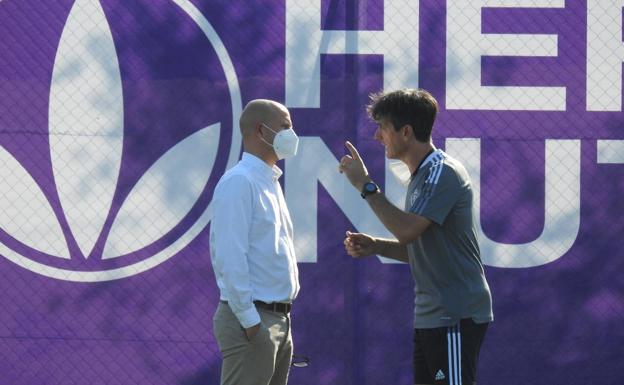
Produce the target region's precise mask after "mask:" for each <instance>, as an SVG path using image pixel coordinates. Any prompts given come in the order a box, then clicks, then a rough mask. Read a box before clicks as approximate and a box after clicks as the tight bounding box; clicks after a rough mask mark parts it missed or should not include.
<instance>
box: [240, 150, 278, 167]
mask: <svg viewBox="0 0 624 385" xmlns="http://www.w3.org/2000/svg"><path fill="white" fill-rule="evenodd" d="M245 152H247V153H249V154H251V155H254V156H255V157H257V158H260V159H261V160H262V161H263V162H264V163H266V164H267V165H268V166H269V167H273V166H275V164H276V163H277V158H276V157H275V154H273V153H272V151H265V150H264V149H260V148H254V147H252V146H247V147H245Z"/></svg>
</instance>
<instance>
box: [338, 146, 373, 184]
mask: <svg viewBox="0 0 624 385" xmlns="http://www.w3.org/2000/svg"><path fill="white" fill-rule="evenodd" d="M345 146H346V147H347V149H348V150H349V152H350V153H351V155H345V156H343V157H342V159H340V165H339V166H338V171H340V172H341V173H342V174H345V175H346V176H347V179H349V182H351V184H352V185H353V186H354V187H355V188H356V189H357V190H358V191H360V190H362V187H363V186H364V184H365V183H367V182H370V181H371V179H370V177H369V176H368V170H367V169H366V166H365V165H364V161H363V160H362V158H361V157H360V153H359V152H358V150H357V149H356V148H355V147H354V146H353V145H352V144H351V142H349V141H347V142H345Z"/></svg>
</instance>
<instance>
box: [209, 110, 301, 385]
mask: <svg viewBox="0 0 624 385" xmlns="http://www.w3.org/2000/svg"><path fill="white" fill-rule="evenodd" d="M240 129H241V133H242V136H243V148H244V153H243V157H242V159H241V161H240V162H239V163H238V164H237V165H236V166H234V167H232V168H231V169H230V170H228V171H227V172H226V173H225V174H224V175H223V176H222V177H221V179H220V180H219V183H218V184H217V187H216V188H215V191H214V196H213V199H212V208H213V218H212V224H211V230H210V254H211V259H212V266H213V269H214V272H215V277H216V280H217V285H218V286H219V290H220V291H221V297H220V299H221V300H220V303H219V306H218V307H217V311H216V312H215V315H214V318H213V327H214V333H215V337H216V339H217V342H218V344H219V348H220V350H221V354H222V355H223V365H222V368H221V384H222V385H283V384H286V383H287V381H288V371H289V369H290V362H291V359H292V351H293V343H292V334H291V325H290V308H291V304H292V301H293V300H294V299H295V298H296V297H297V293H298V292H299V278H298V270H297V260H296V257H295V250H294V244H293V229H292V222H291V220H290V214H289V212H288V208H287V207H286V201H285V200H284V194H283V192H282V188H281V186H280V184H279V182H278V178H279V177H280V176H281V175H282V171H281V170H280V169H279V168H278V167H277V166H276V165H275V164H276V162H277V161H278V160H279V159H284V158H287V157H290V156H294V155H295V154H296V152H297V146H298V138H297V135H296V134H295V132H294V130H293V128H292V122H291V120H290V114H289V112H288V109H286V107H285V106H283V105H281V104H279V103H277V102H274V101H271V100H264V99H258V100H253V101H251V102H249V103H248V104H247V106H246V107H245V109H244V110H243V112H242V114H241V118H240Z"/></svg>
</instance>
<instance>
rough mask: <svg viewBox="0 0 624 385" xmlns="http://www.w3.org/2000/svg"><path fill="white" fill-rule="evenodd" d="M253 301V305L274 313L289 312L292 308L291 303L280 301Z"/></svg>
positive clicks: (225, 302) (224, 302)
mask: <svg viewBox="0 0 624 385" xmlns="http://www.w3.org/2000/svg"><path fill="white" fill-rule="evenodd" d="M219 302H221V303H223V304H226V305H227V301H223V300H220V301H219ZM253 303H254V305H256V307H257V308H260V309H265V310H269V311H272V312H275V313H281V314H286V315H288V314H290V310H291V309H292V304H291V303H282V302H273V303H266V302H262V301H253Z"/></svg>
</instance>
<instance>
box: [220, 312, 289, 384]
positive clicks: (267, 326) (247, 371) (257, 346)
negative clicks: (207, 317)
mask: <svg viewBox="0 0 624 385" xmlns="http://www.w3.org/2000/svg"><path fill="white" fill-rule="evenodd" d="M258 313H260V319H261V326H260V330H259V331H258V333H257V334H256V335H255V336H254V337H253V339H252V340H251V341H249V340H248V339H247V335H246V334H245V330H244V329H243V328H242V326H241V324H240V323H239V321H238V319H237V318H236V316H235V315H234V313H233V312H232V310H231V309H230V307H229V306H228V305H227V304H224V303H219V306H218V307H217V311H216V312H215V315H214V317H213V329H214V334H215V337H216V339H217V343H218V344H219V349H220V350H221V355H222V356H223V365H222V366H221V385H285V384H286V383H287V382H288V370H289V369H290V361H291V358H292V352H293V343H292V334H291V333H290V317H289V316H286V315H284V314H281V313H276V312H272V311H270V310H265V309H258Z"/></svg>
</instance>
